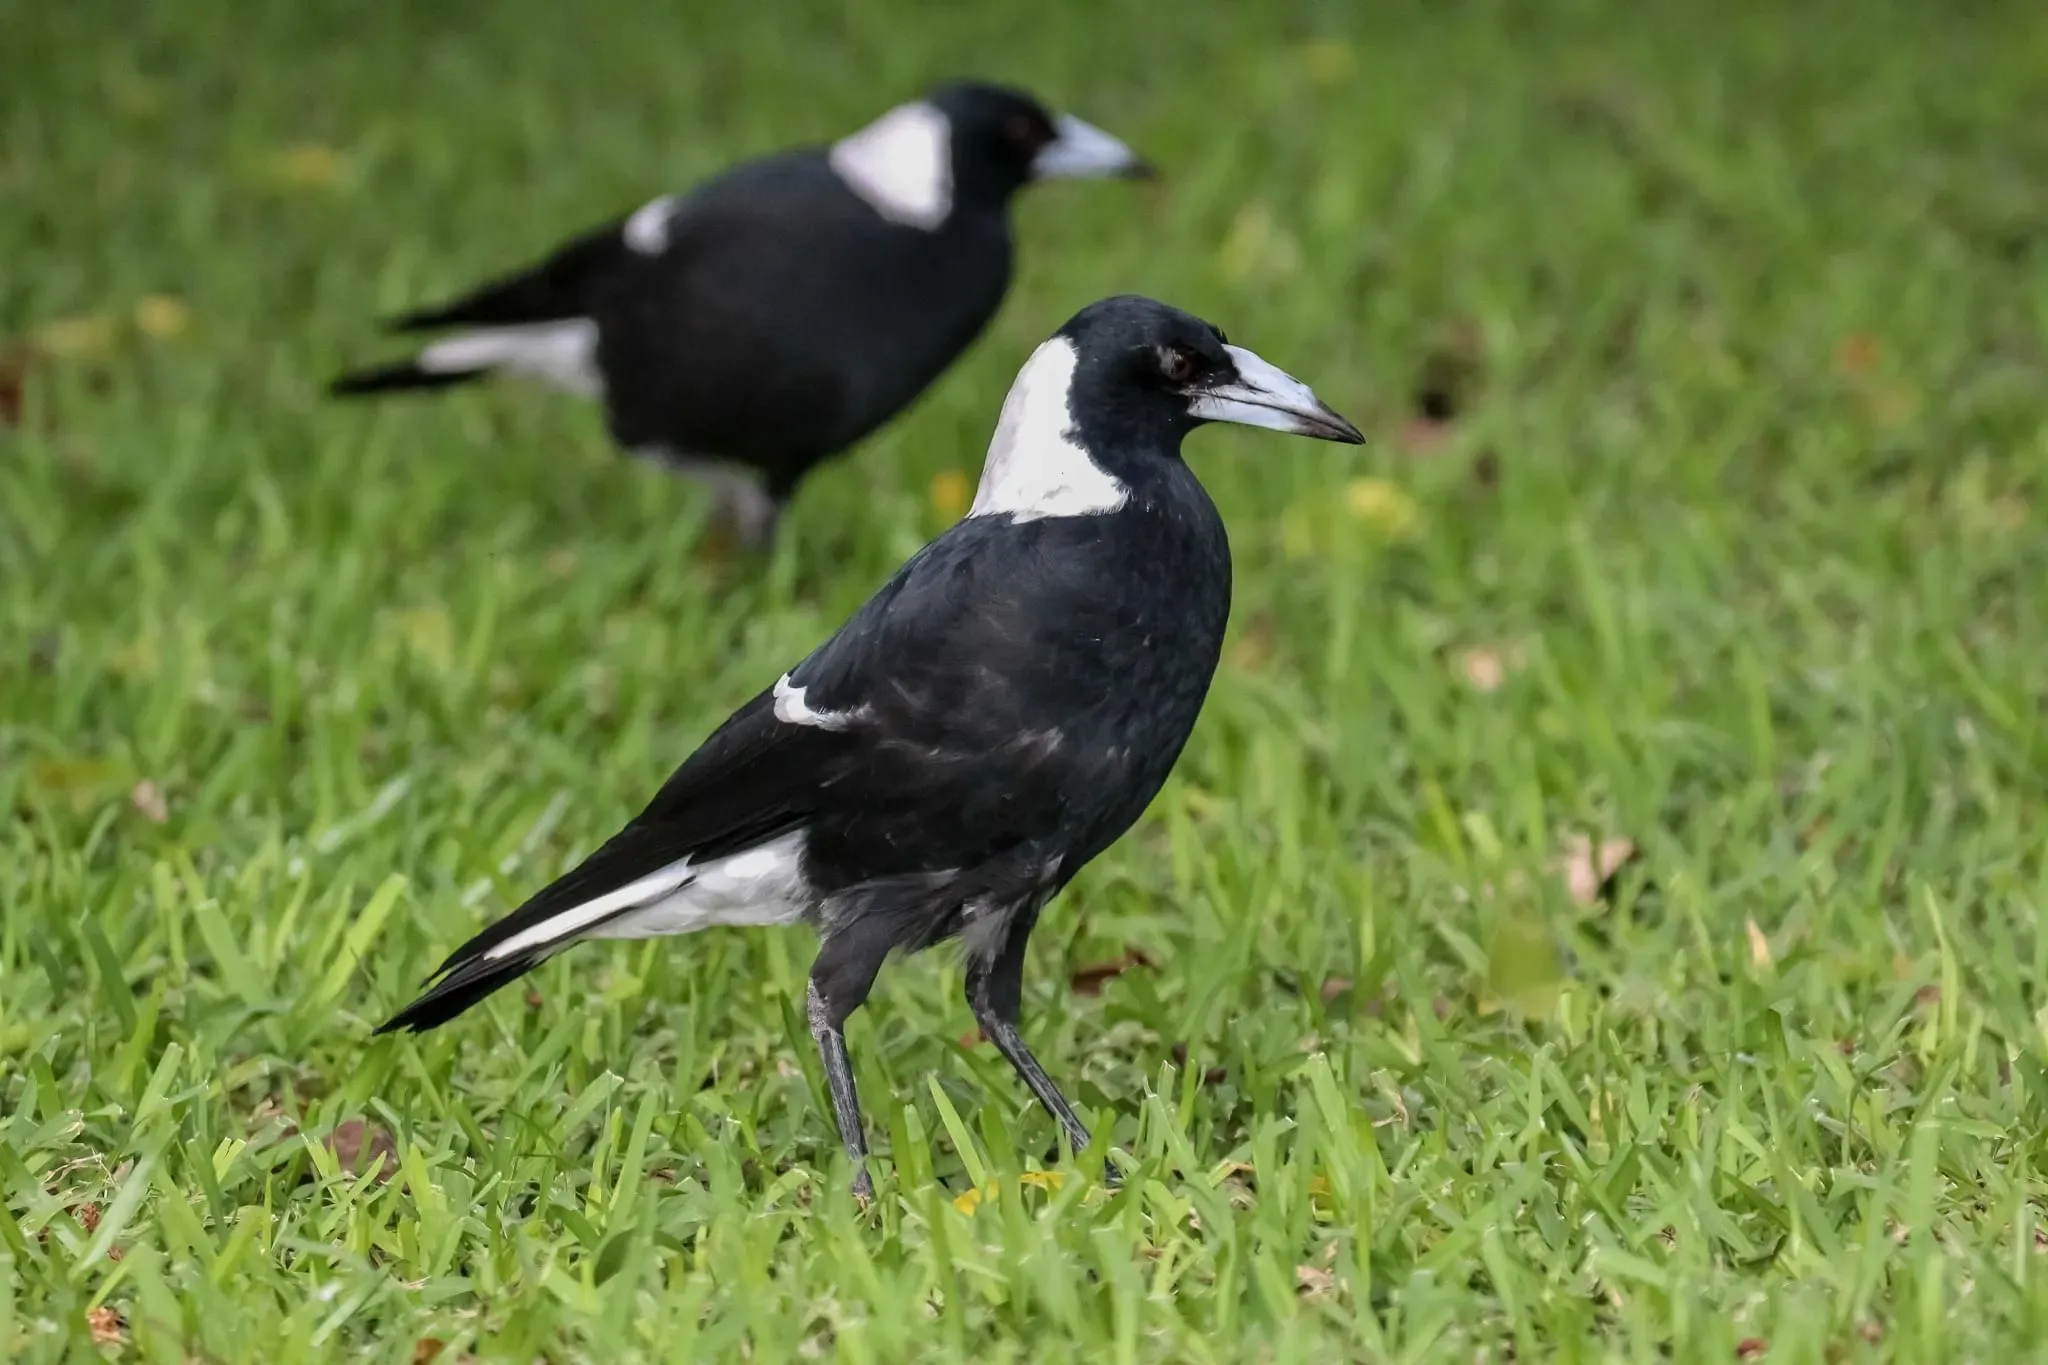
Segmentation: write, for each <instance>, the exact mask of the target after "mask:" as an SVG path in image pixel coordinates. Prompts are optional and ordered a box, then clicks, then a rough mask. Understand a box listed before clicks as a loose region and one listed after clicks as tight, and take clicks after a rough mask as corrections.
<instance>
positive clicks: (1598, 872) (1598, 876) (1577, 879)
mask: <svg viewBox="0 0 2048 1365" xmlns="http://www.w3.org/2000/svg"><path fill="white" fill-rule="evenodd" d="M1635 856H1636V846H1635V844H1634V842H1633V841H1631V840H1628V839H1603V840H1601V841H1600V843H1599V845H1598V847H1595V846H1594V843H1593V841H1592V840H1591V839H1589V838H1587V837H1586V836H1585V835H1583V834H1574V835H1572V836H1571V838H1570V839H1568V840H1566V841H1565V852H1564V860H1563V867H1564V886H1565V890H1566V891H1567V892H1569V893H1570V894H1571V898H1572V900H1573V901H1574V902H1576V903H1577V904H1579V905H1591V904H1593V903H1594V902H1595V901H1597V900H1599V899H1600V893H1601V891H1602V890H1603V889H1604V888H1605V887H1606V886H1607V883H1608V880H1609V879H1610V878H1612V877H1613V876H1614V874H1615V873H1617V872H1619V871H1620V870H1621V868H1622V865H1623V864H1624V863H1626V862H1628V861H1629V859H1631V858H1633V857H1635Z"/></svg>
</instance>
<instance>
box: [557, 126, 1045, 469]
mask: <svg viewBox="0 0 2048 1365" xmlns="http://www.w3.org/2000/svg"><path fill="white" fill-rule="evenodd" d="M1009 276H1010V239H1009V232H1008V225H1007V221H1006V219H1005V217H1004V215H1003V214H1002V213H1001V212H1000V211H999V210H997V211H986V210H983V209H980V208H978V207H975V206H971V205H962V206H961V207H960V208H959V209H958V210H957V211H956V212H955V214H954V215H953V217H952V218H951V219H949V220H948V222H947V223H946V224H945V225H944V226H943V227H941V228H940V229H938V230H937V231H924V230H922V229H919V228H915V227H908V226H904V225H900V224H893V223H888V222H885V221H884V220H882V219H881V218H880V217H879V216H878V215H877V214H876V212H875V210H874V209H873V208H872V207H871V206H870V205H868V204H867V203H865V202H863V201H862V200H861V199H860V198H858V197H857V196H856V195H854V194H853V193H852V191H850V190H849V189H848V188H847V187H846V185H845V184H844V183H843V182H842V181H841V180H840V179H839V178H838V177H837V176H836V175H835V174H834V173H833V172H832V170H831V168H830V167H829V166H828V165H827V163H826V161H825V157H824V154H823V153H822V152H821V151H818V150H815V149H811V150H805V151H799V152H790V153H785V154H783V155H780V156H775V157H770V158H766V159H764V160H762V161H758V162H752V163H749V164H747V165H745V166H741V167H737V168H735V169H734V170H732V171H730V172H728V173H726V174H725V175H723V176H720V177H718V178H717V179H715V180H712V181H709V182H707V183H706V184H704V185H703V186H700V187H699V188H698V189H697V190H696V191H694V192H692V193H691V194H690V195H689V196H687V197H686V198H685V199H684V200H682V201H681V202H680V203H679V204H678V205H677V207H676V209H675V212H674V216H673V219H672V220H671V222H670V223H669V225H668V244H667V246H666V249H665V250H664V252H663V253H662V254H661V256H660V257H659V258H650V259H649V260H648V261H647V262H646V263H645V264H644V265H640V266H638V267H637V268H635V269H632V270H630V271H622V272H619V273H618V274H617V275H616V276H615V277H613V278H612V279H609V280H607V281H605V282H604V283H603V284H602V285H601V286H600V287H599V288H598V289H597V290H596V291H595V296H594V298H593V300H592V307H591V313H592V316H593V317H594V318H595V319H596V320H597V322H598V325H599V329H600V340H599V348H600V355H601V357H602V359H603V363H604V367H605V371H606V374H607V378H608V384H609V398H610V403H611V406H612V408H613V418H614V423H615V425H616V426H618V427H619V428H620V430H619V432H618V434H619V437H620V439H621V441H622V442H623V443H625V444H627V445H629V446H631V445H643V444H668V445H672V446H675V447H677V448H679V449H680V450H682V451H684V452H685V453H693V454H709V455H720V456H726V457H730V458H739V459H746V460H749V461H751V462H755V463H758V464H760V465H762V466H763V467H764V468H767V469H769V470H770V472H771V474H772V473H773V472H774V471H775V469H776V468H777V467H778V466H779V465H781V464H784V463H791V462H794V463H796V464H799V465H801V464H802V463H805V462H808V461H812V460H815V459H817V458H820V457H822V456H824V455H829V454H831V453H834V452H836V451H837V450H840V449H843V448H845V447H846V446H848V445H851V444H852V443H853V442H855V441H857V440H859V439H860V438H861V437H862V436H865V435H866V434H867V433H868V432H869V431H871V430H873V429H874V428H875V427H877V426H879V425H880V424H881V423H882V422H884V421H886V420H887V419H888V418H889V417H890V416H891V415H893V414H894V413H895V412H896V411H897V410H899V409H900V408H902V407H903V406H904V405H905V404H907V403H909V402H910V401H911V400H912V399H914V398H915V397H916V396H917V395H918V393H919V392H921V391H922V390H923V389H924V388H925V387H926V386H927V385H928V384H930V383H931V381H932V380H933V379H935V378H937V377H938V375H939V374H940V373H941V372H943V371H944V370H945V368H946V367H947V365H949V364H950V363H951V362H952V361H953V360H954V359H955V358H957V356H958V355H959V354H960V352H961V351H962V350H964V349H965V348H966V346H967V345H968V344H970V343H971V342H972V341H973V340H974V339H975V337H976V336H978V335H979V334H980V332H981V330H982V329H983V328H984V327H985V326H987V324H988V321H989V319H990V318H991V317H993V316H994V314H995V311H996V309H997V308H998V307H999V306H1000V304H1001V302H1002V298H1003V294H1004V292H1005V290H1006V288H1007V286H1008V282H1009Z"/></svg>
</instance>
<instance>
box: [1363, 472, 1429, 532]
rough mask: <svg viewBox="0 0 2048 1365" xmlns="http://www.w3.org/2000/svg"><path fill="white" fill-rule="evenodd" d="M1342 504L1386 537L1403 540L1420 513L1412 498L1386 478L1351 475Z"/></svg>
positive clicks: (1412, 529)
mask: <svg viewBox="0 0 2048 1365" xmlns="http://www.w3.org/2000/svg"><path fill="white" fill-rule="evenodd" d="M1344 508H1345V510H1346V511H1348V512H1350V513H1351V515H1352V516H1354V517H1356V518H1357V519H1358V520H1360V521H1362V522H1364V523H1365V524H1366V525H1368V526H1370V527H1372V528H1373V530H1375V531H1377V532H1379V534H1380V536H1381V538H1382V539H1385V540H1390V541H1391V540H1406V539H1408V538H1409V537H1410V536H1412V535H1413V534H1414V532H1415V527H1416V523H1417V522H1419V521H1420V520H1421V519H1422V514H1421V512H1420V511H1419V510H1417V508H1416V506H1415V499H1413V498H1411V497H1409V496H1408V495H1407V494H1406V493H1405V492H1403V491H1402V490H1401V487H1400V485H1398V484H1395V483H1393V482H1391V481H1389V480H1387V479H1353V480H1352V481H1351V482H1350V483H1349V484H1348V485H1346V486H1345V489H1344Z"/></svg>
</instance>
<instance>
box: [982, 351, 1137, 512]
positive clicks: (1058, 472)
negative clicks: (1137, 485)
mask: <svg viewBox="0 0 2048 1365" xmlns="http://www.w3.org/2000/svg"><path fill="white" fill-rule="evenodd" d="M1075 361H1076V356H1075V354H1074V343H1073V342H1071V341H1069V340H1067V339H1066V338H1065V337H1058V336H1056V337H1054V338H1052V339H1051V340H1050V341H1047V342H1046V343H1045V344H1044V345H1042V346H1040V347H1039V348H1038V349H1037V350H1035V351H1033V352H1032V353H1031V358H1030V359H1029V360H1027V361H1025V362H1024V368H1023V369H1022V370H1020V371H1018V373H1017V382H1016V383H1014V384H1012V385H1011V386H1010V392H1009V396H1008V397H1006V398H1004V399H1003V415H1002V416H1001V417H1000V418H998V419H997V421H996V434H995V439H994V440H992V441H990V442H989V446H988V460H987V462H986V463H984V464H983V465H982V469H981V486H980V487H979V488H977V489H975V492H974V505H973V506H972V507H970V508H968V509H967V515H968V516H970V517H992V516H997V515H1000V514H1005V513H1007V514H1008V515H1009V516H1010V517H1011V519H1012V520H1015V521H1036V520H1038V519H1039V518H1040V517H1083V516H1099V515H1101V514H1102V513H1104V512H1114V511H1116V510H1117V508H1119V507H1122V506H1123V505H1124V503H1125V501H1126V500H1128V499H1129V497H1130V495H1131V491H1130V490H1129V489H1128V488H1126V487H1124V485H1123V484H1122V482H1120V481H1119V480H1118V479H1117V478H1116V477H1115V476H1114V475H1112V474H1111V473H1110V472H1109V471H1108V470H1106V469H1104V468H1103V467H1102V466H1101V465H1099V464H1097V463H1095V461H1094V460H1093V459H1091V458H1089V455H1088V452H1087V450H1086V449H1084V448H1083V447H1082V445H1081V443H1080V442H1079V441H1078V440H1076V439H1075V438H1074V415H1073V410H1072V408H1071V407H1070V405H1069V403H1068V401H1067V393H1068V390H1069V389H1070V388H1071V387H1072V385H1073V382H1074V365H1075Z"/></svg>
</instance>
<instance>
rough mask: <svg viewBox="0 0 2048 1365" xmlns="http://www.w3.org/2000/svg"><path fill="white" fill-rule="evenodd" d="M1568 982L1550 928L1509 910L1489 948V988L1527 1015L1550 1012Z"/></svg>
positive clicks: (1493, 993)
mask: <svg viewBox="0 0 2048 1365" xmlns="http://www.w3.org/2000/svg"><path fill="white" fill-rule="evenodd" d="M1563 985H1564V968H1563V965H1562V964H1561V963H1560V962H1559V961H1558V956H1557V945H1556V944H1555V943H1554V942H1552V941H1551V937H1550V933H1549V931H1548V930H1547V929H1546V928H1545V927H1544V925H1542V924H1541V923H1539V922H1538V921H1537V920H1536V919H1535V918H1533V917H1525V916H1521V915H1517V914H1513V913H1505V914H1502V915H1501V916H1500V918H1499V919H1498V920H1497V921H1496V922H1495V924H1494V929H1493V938H1492V941H1491V942H1490V943H1489V944H1488V945H1487V950H1486V988H1487V991H1488V992H1489V993H1490V994H1491V995H1492V996H1493V997H1494V998H1495V999H1496V1000H1499V1001H1503V1002H1505V1003H1507V1004H1509V1005H1512V1006H1514V1007H1515V1008H1516V1009H1517V1010H1519V1011H1521V1012H1522V1013H1523V1014H1527V1015H1543V1014H1548V1013H1550V1011H1551V1008H1552V1007H1553V1006H1555V1005H1556V1003H1557V996H1558V992H1559V990H1560V989H1561V988H1562V987H1563Z"/></svg>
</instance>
